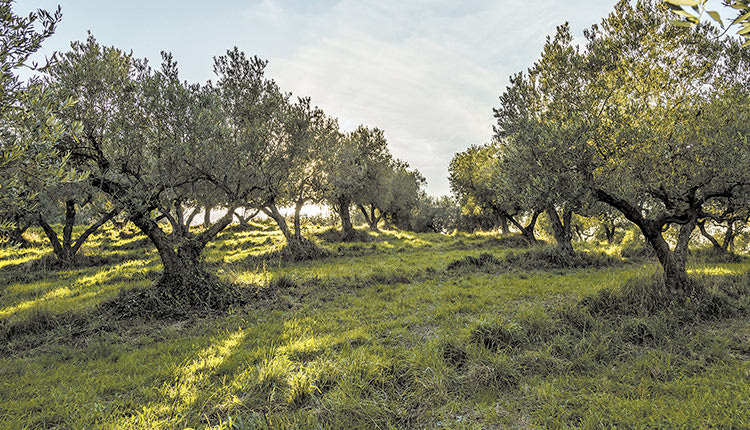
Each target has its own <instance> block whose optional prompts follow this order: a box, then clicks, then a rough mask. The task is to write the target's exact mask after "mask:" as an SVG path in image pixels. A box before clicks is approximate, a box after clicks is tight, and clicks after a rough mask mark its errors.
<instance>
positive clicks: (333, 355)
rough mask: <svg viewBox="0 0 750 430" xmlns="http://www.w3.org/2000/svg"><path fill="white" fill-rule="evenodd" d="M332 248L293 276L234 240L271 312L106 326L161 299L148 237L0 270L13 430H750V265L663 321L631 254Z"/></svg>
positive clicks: (109, 237) (371, 245)
mask: <svg viewBox="0 0 750 430" xmlns="http://www.w3.org/2000/svg"><path fill="white" fill-rule="evenodd" d="M329 236H330V235H329ZM326 237H328V236H326V235H323V236H322V238H320V239H319V244H320V246H323V247H325V248H326V249H327V250H329V252H330V256H329V257H327V258H324V259H318V260H312V261H303V262H285V261H281V260H279V259H267V258H264V257H263V256H264V255H267V254H268V253H273V252H274V251H278V250H279V248H280V242H281V236H280V234H279V233H278V232H277V231H275V230H273V229H271V228H258V229H255V230H252V231H245V232H227V233H224V234H223V235H222V236H221V237H220V240H218V241H217V242H216V243H214V244H212V245H211V247H210V248H209V249H208V250H207V252H206V256H207V262H208V266H209V267H210V268H211V269H212V270H215V271H216V272H217V273H219V275H220V276H221V277H222V278H223V279H224V280H227V281H231V282H235V283H239V284H241V285H243V288H247V289H253V290H254V292H255V293H256V297H258V298H259V299H258V300H256V301H255V302H253V303H250V304H247V305H244V306H239V307H237V308H235V309H231V310H230V311H229V312H225V313H222V314H214V315H208V316H202V317H195V318H188V319H182V320H151V319H148V318H136V319H131V320H122V319H116V318H105V317H104V316H102V314H100V313H97V312H96V309H97V306H98V305H99V304H100V303H102V302H103V301H105V300H110V299H113V298H116V297H118V293H119V292H120V290H122V289H123V288H144V287H146V286H148V285H151V284H153V283H154V282H155V280H156V279H158V276H159V272H160V263H159V259H158V255H157V254H156V253H155V251H154V250H153V248H152V247H150V246H149V245H148V243H147V242H146V241H145V240H144V238H143V237H141V236H139V235H138V234H136V233H135V232H132V231H125V232H118V231H115V230H106V231H104V232H102V233H101V234H99V235H97V236H96V237H94V238H93V240H92V241H91V243H90V244H89V248H88V249H86V250H85V252H86V253H87V254H88V255H89V256H92V258H91V259H90V261H89V265H88V266H87V267H79V268H76V269H73V270H57V269H55V268H54V264H52V263H51V260H50V259H49V257H48V253H49V250H48V249H47V248H45V247H42V246H39V247H34V248H31V249H28V250H21V249H6V250H0V285H2V287H0V343H1V344H2V346H0V387H1V388H0V428H14V429H15V428H32V429H36V428H139V429H147V428H148V429H150V428H177V429H181V428H185V427H192V428H214V429H245V428H247V429H252V428H367V429H370V428H383V429H387V428H459V429H460V428H601V427H618V428H711V427H714V428H748V427H750V400H748V399H750V319H748V309H750V299H748V297H749V296H750V295H749V294H748V277H747V276H746V275H744V273H745V272H746V271H747V269H748V264H747V263H746V262H735V263H722V264H711V263H706V262H705V260H704V262H694V263H693V264H692V265H691V267H690V270H691V273H692V274H693V275H694V276H696V277H697V278H699V280H700V282H702V283H703V284H705V285H707V286H708V287H707V288H708V291H709V293H707V294H708V295H707V296H706V299H705V300H699V301H695V302H694V303H686V304H680V305H674V306H662V307H660V306H651V305H652V304H653V303H655V302H652V301H649V295H648V290H649V286H650V285H651V283H652V282H654V280H653V279H652V277H651V275H652V274H653V273H654V272H655V271H656V268H657V267H656V265H655V263H654V262H652V261H650V260H648V259H640V260H623V259H621V258H620V257H618V256H617V249H615V248H610V249H606V250H602V249H598V248H597V249H593V248H592V247H588V248H590V249H588V251H590V252H591V251H596V252H598V254H595V255H594V254H585V255H594V256H593V257H591V256H590V257H587V258H586V259H583V260H581V261H577V262H573V263H571V264H560V262H559V261H557V260H555V259H554V258H550V255H549V251H547V250H545V249H536V250H532V251H529V250H526V249H523V248H520V247H515V246H513V245H517V241H515V242H514V241H513V240H500V239H498V238H496V237H494V236H492V235H454V236H444V235H436V234H419V235H418V234H413V233H407V232H397V231H385V232H382V233H379V234H373V235H372V236H371V238H370V240H368V241H366V242H357V243H351V244H341V243H337V242H335V241H334V242H327V241H326V240H325V238H326ZM38 240H39V242H41V239H38ZM604 251H606V253H605V252H604ZM607 254H609V255H607ZM94 255H96V258H94V257H93V256H94ZM551 257H554V255H552V256H551ZM563 263H564V262H563Z"/></svg>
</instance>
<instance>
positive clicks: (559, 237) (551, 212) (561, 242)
mask: <svg viewBox="0 0 750 430" xmlns="http://www.w3.org/2000/svg"><path fill="white" fill-rule="evenodd" d="M572 215H573V211H572V210H570V209H568V208H564V209H563V216H562V219H560V217H559V216H558V214H557V210H556V209H555V207H554V206H551V205H550V206H549V207H548V208H547V216H548V217H549V219H550V222H551V223H552V232H553V234H554V236H555V241H556V242H557V248H558V249H559V250H561V251H562V252H564V253H566V254H568V255H575V251H574V250H573V244H572V240H573V235H572V234H571V231H570V230H571V229H570V221H571V219H572Z"/></svg>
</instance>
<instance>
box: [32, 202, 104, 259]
mask: <svg viewBox="0 0 750 430" xmlns="http://www.w3.org/2000/svg"><path fill="white" fill-rule="evenodd" d="M117 213H118V210H117V209H113V210H111V211H110V212H107V213H106V214H104V215H102V216H101V217H100V218H99V219H98V220H97V221H96V222H95V223H94V224H92V225H91V226H89V228H87V229H86V231H84V232H83V233H81V235H80V236H78V239H76V240H75V241H73V226H74V225H75V220H76V210H75V202H72V201H68V202H66V204H65V225H64V226H63V240H62V243H61V242H60V239H59V238H58V236H57V234H56V233H55V230H54V229H53V228H52V227H51V226H50V225H49V224H48V223H47V221H46V220H45V219H44V216H42V214H41V213H40V214H39V216H38V218H39V226H40V227H42V230H44V234H45V235H46V236H47V239H49V242H50V245H52V250H53V252H54V253H55V257H56V258H57V261H59V262H60V263H62V264H63V265H65V266H71V265H73V264H75V262H76V255H78V251H79V250H80V249H81V246H82V245H83V244H84V242H86V240H87V239H88V238H89V236H91V235H92V234H93V233H95V232H96V231H97V230H98V229H99V227H101V226H102V225H104V223H106V222H107V221H109V220H110V219H112V218H114V217H115V215H117Z"/></svg>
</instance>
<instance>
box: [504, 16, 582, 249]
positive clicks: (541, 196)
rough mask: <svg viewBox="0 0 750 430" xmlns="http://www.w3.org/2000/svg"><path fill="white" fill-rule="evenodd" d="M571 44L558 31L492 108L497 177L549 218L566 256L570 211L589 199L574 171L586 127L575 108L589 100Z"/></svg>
mask: <svg viewBox="0 0 750 430" xmlns="http://www.w3.org/2000/svg"><path fill="white" fill-rule="evenodd" d="M571 42H572V36H571V34H570V29H569V27H568V26H567V25H564V26H561V27H559V28H558V30H557V34H556V35H555V37H554V38H549V37H548V38H547V43H546V44H545V46H544V49H543V51H542V55H541V58H540V59H539V60H538V61H537V62H536V63H535V64H534V66H533V67H532V68H530V69H529V71H528V73H527V74H518V75H516V76H514V77H513V78H512V79H511V85H510V86H509V87H508V89H507V90H506V92H505V93H504V94H503V95H502V96H501V97H500V103H501V104H500V107H499V108H497V109H495V110H494V111H495V118H497V126H496V127H495V139H496V141H497V143H498V151H499V157H500V158H501V164H500V165H501V169H500V170H499V172H498V173H499V174H500V175H501V176H502V177H503V179H502V180H503V181H504V182H505V183H506V184H508V185H509V186H511V187H513V188H515V190H513V191H512V192H513V194H514V195H516V196H517V198H518V199H519V201H520V204H521V206H522V207H529V208H536V209H538V210H543V211H544V212H545V213H546V214H547V217H548V218H549V220H550V223H551V226H552V232H553V236H554V237H555V241H556V242H557V246H558V248H559V249H560V250H562V251H563V252H565V253H567V254H569V255H573V254H574V251H573V246H572V243H571V241H572V238H573V231H572V219H573V213H574V212H578V213H581V211H582V210H583V209H584V208H586V207H587V206H590V201H591V196H590V191H589V190H588V188H587V187H586V186H585V182H584V181H583V180H582V179H581V178H580V177H579V172H578V170H577V168H576V167H575V166H576V162H577V161H578V158H579V147H580V145H581V142H582V140H581V137H582V136H585V135H586V133H587V130H588V128H587V127H588V126H589V125H588V123H587V122H586V119H585V117H581V116H579V115H581V114H580V111H578V110H576V109H575V106H580V105H583V104H585V103H586V102H587V101H588V100H587V98H586V97H587V95H586V94H585V88H584V87H581V86H580V85H579V83H580V79H581V75H580V74H579V73H577V72H578V71H579V70H580V69H581V66H580V64H581V62H582V56H581V55H580V54H579V53H578V52H577V50H576V49H575V48H574V47H572V46H571ZM572 71H575V72H572ZM571 106H572V107H573V108H571Z"/></svg>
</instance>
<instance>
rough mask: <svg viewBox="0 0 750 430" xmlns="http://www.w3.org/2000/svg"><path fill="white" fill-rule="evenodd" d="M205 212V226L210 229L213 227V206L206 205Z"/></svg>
mask: <svg viewBox="0 0 750 430" xmlns="http://www.w3.org/2000/svg"><path fill="white" fill-rule="evenodd" d="M204 209H205V212H204V214H203V228H205V229H206V230H208V229H209V228H210V227H211V207H210V206H208V205H206V206H204Z"/></svg>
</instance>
